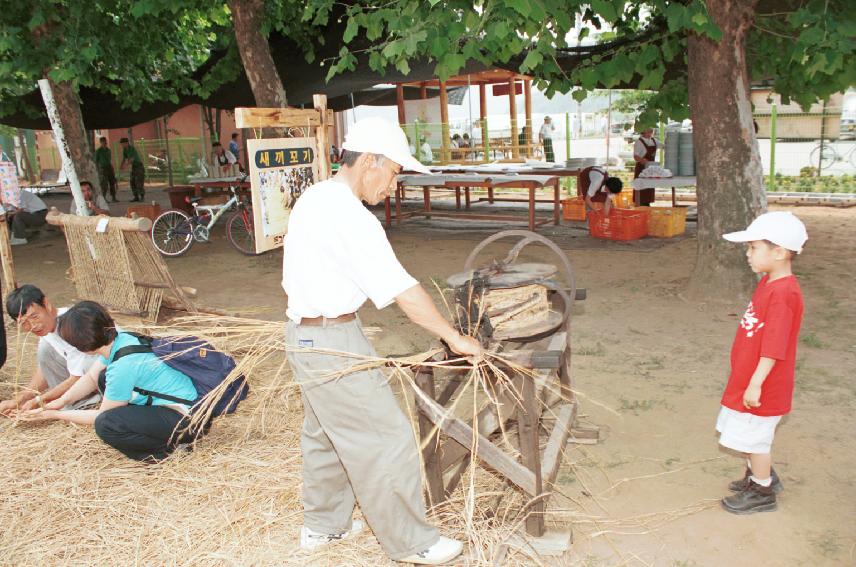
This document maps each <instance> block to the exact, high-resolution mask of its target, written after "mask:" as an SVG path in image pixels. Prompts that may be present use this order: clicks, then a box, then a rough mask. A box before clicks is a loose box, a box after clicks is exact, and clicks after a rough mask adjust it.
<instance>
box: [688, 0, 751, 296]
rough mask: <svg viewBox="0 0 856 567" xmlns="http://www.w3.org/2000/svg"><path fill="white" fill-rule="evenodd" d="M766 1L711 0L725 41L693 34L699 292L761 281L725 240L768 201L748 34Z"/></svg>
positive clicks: (739, 289) (695, 277)
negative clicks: (758, 8) (759, 6)
mask: <svg viewBox="0 0 856 567" xmlns="http://www.w3.org/2000/svg"><path fill="white" fill-rule="evenodd" d="M757 3H758V0H708V2H707V6H708V11H709V12H710V14H711V16H712V17H713V20H714V21H715V22H716V24H717V25H718V26H719V28H720V30H722V39H721V40H720V41H719V42H715V41H712V40H710V39H709V38H706V37H701V36H697V35H690V37H689V39H688V68H689V71H688V74H689V76H688V86H689V103H690V113H691V117H692V121H693V132H694V141H695V151H696V164H697V165H696V175H697V176H698V257H697V261H696V267H695V270H694V271H693V274H692V278H691V281H690V292H691V293H692V295H694V296H696V297H704V296H708V295H710V294H715V295H721V294H732V295H733V294H739V295H748V294H749V293H750V292H751V290H752V288H753V287H754V285H755V282H756V279H755V278H754V277H753V274H752V272H751V270H750V269H749V267H748V265H747V263H746V257H745V250H744V248H743V247H742V246H740V245H737V244H733V243H731V242H727V241H726V240H724V239H723V238H722V235H723V234H724V233H726V232H732V231H735V230H742V229H744V228H746V226H747V225H748V224H749V223H750V222H751V221H752V219H754V218H755V217H756V216H757V215H758V214H760V213H761V212H763V211H764V210H765V209H766V206H767V199H766V195H765V193H764V183H763V170H762V168H761V157H760V155H759V152H758V142H757V140H756V139H755V129H754V128H753V124H752V107H751V104H750V100H749V74H748V70H747V67H746V49H745V47H746V35H747V33H748V32H749V29H750V27H751V26H752V22H753V21H754V15H755V6H756V4H757Z"/></svg>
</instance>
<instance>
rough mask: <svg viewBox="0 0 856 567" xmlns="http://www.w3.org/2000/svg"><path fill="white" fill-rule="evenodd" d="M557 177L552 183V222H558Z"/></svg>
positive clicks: (556, 223)
mask: <svg viewBox="0 0 856 567" xmlns="http://www.w3.org/2000/svg"><path fill="white" fill-rule="evenodd" d="M559 207H560V205H559V179H558V178H556V183H555V185H553V224H555V225H557V226H558V224H559Z"/></svg>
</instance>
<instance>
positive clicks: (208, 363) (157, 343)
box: [98, 333, 250, 417]
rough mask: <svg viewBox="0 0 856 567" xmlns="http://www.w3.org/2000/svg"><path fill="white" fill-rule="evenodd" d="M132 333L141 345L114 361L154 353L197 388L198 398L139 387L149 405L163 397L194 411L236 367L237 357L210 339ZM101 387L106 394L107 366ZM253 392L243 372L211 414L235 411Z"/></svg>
mask: <svg viewBox="0 0 856 567" xmlns="http://www.w3.org/2000/svg"><path fill="white" fill-rule="evenodd" d="M128 334H129V335H131V336H134V337H136V338H137V340H139V341H140V344H139V345H129V346H126V347H122V348H120V349H119V350H118V351H116V355H115V356H114V357H113V361H114V362H115V361H116V360H119V359H120V358H122V357H123V356H127V355H129V354H138V353H148V352H150V353H152V354H154V355H155V356H157V357H158V358H159V359H160V360H161V361H163V362H164V363H165V364H168V365H169V366H170V367H172V368H174V369H176V370H178V371H179V372H181V373H182V374H184V375H186V376H188V377H189V378H190V380H191V381H192V382H193V386H194V387H195V388H196V394H197V397H196V399H195V400H184V399H181V398H177V397H175V396H170V395H169V394H162V393H160V392H154V391H151V390H145V389H143V388H136V387H135V388H134V391H135V392H137V393H138V394H140V395H141V396H147V397H148V398H149V399H148V401H147V403H146V405H151V403H152V398H160V399H162V400H167V401H170V402H175V403H177V404H184V405H187V406H190V408H191V412H193V411H195V410H196V409H197V408H198V407H199V406H198V405H197V404H198V403H199V402H200V401H201V400H202V398H204V397H205V396H206V395H207V394H208V393H210V392H211V391H212V390H214V389H216V388H217V387H218V386H220V384H222V383H223V381H224V380H225V379H226V377H227V376H229V374H230V373H231V372H232V371H233V370H234V369H235V366H236V364H235V360H234V359H233V358H232V357H231V356H229V355H227V354H225V353H223V352H220V351H219V350H217V349H215V348H214V347H213V346H211V344H210V343H209V342H208V341H205V340H203V339H200V338H197V337H163V338H157V337H155V338H153V337H147V336H145V335H138V334H137V333H128ZM98 386H99V389H100V390H101V392H102V393H103V392H104V388H105V386H106V369H105V370H104V371H102V372H101V376H99V379H98ZM249 392H250V386H249V384H247V378H246V376H244V375H243V374H242V375H241V376H239V377H238V378H236V379H235V380H233V381H232V382H231V383H230V384H229V385H228V386H227V387H226V389H225V391H224V392H223V395H222V396H220V399H219V400H217V403H216V404H215V405H214V410H213V412H212V414H211V416H212V417H217V416H220V415H223V414H226V413H232V412H234V411H235V409H236V408H237V407H238V404H239V403H240V402H241V401H242V400H244V398H246V397H247V394H249Z"/></svg>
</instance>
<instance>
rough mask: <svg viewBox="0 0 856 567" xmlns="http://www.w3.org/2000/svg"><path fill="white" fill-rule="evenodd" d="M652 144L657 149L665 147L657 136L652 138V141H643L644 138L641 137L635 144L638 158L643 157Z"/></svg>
mask: <svg viewBox="0 0 856 567" xmlns="http://www.w3.org/2000/svg"><path fill="white" fill-rule="evenodd" d="M651 146H656V147H657V149H660V148H662V147H663V144H661V143H660V142H659V141H657V139H656V138H651V140H650V142H643V141H642V138H641V137H639V138H637V139H636V142H634V144H633V155H634V156H636V157H638V158H643V157H645V154H646V153H647V152H648V148H650V147H651Z"/></svg>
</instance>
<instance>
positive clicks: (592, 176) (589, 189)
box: [577, 166, 624, 216]
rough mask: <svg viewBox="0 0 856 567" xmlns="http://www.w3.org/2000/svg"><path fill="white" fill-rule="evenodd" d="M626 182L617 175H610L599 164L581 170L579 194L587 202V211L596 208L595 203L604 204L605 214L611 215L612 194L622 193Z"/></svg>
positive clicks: (578, 185) (578, 186)
mask: <svg viewBox="0 0 856 567" xmlns="http://www.w3.org/2000/svg"><path fill="white" fill-rule="evenodd" d="M623 188H624V184H623V183H622V182H621V180H620V179H619V178H617V177H610V176H609V174H608V173H607V172H606V170H605V169H604V168H602V167H599V166H592V167H587V168H585V169H584V170H582V171H581V172H580V176H579V183H578V184H577V195H579V196H580V197H583V198H584V199H585V202H586V211H593V210H596V207H595V205H594V204H595V203H602V204H603V214H604V215H606V216H609V211H610V209H611V208H612V196H613V195H617V194H618V193H621V190H622V189H623Z"/></svg>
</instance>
